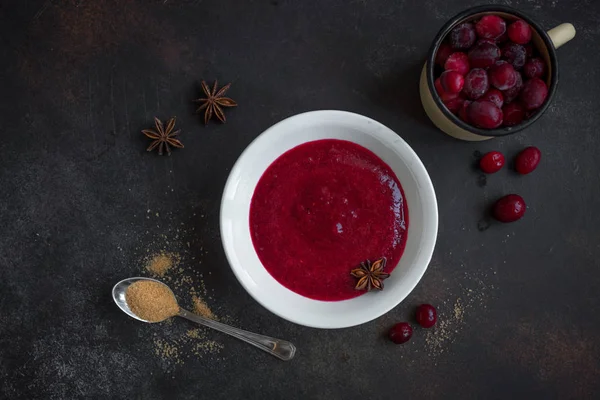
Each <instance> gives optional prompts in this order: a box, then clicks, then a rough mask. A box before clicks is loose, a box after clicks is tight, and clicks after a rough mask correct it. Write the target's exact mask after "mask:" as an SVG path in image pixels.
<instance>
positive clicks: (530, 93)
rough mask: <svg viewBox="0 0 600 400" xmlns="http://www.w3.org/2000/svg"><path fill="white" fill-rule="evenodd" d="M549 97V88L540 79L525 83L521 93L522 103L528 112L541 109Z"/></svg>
mask: <svg viewBox="0 0 600 400" xmlns="http://www.w3.org/2000/svg"><path fill="white" fill-rule="evenodd" d="M547 96H548V87H547V86H546V84H545V83H544V81H543V80H541V79H540V78H533V79H530V80H528V81H527V82H525V85H523V90H522V91H521V97H520V98H521V102H522V103H523V106H525V109H526V110H535V109H536V108H539V107H540V106H541V105H542V104H544V101H545V100H546V97H547Z"/></svg>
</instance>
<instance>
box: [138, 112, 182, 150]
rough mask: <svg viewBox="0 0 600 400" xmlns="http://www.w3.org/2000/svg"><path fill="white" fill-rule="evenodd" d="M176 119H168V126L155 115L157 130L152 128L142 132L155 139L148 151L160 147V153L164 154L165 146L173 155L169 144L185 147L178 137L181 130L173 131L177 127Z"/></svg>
mask: <svg viewBox="0 0 600 400" xmlns="http://www.w3.org/2000/svg"><path fill="white" fill-rule="evenodd" d="M175 119H176V117H173V118H171V119H170V120H168V121H167V127H166V128H165V126H164V125H163V123H162V121H161V120H160V119H158V118H156V117H154V125H155V126H156V130H152V129H144V130H143V131H142V133H143V134H144V135H146V136H148V137H149V138H150V139H153V141H152V143H150V146H148V148H147V149H146V150H147V151H152V150H154V149H156V148H158V155H159V156H162V155H163V148H164V149H165V150H166V151H167V154H168V155H171V149H170V147H169V146H173V147H178V148H180V149H183V143H181V141H180V140H179V139H176V137H177V135H179V132H181V131H180V130H177V131H175V132H173V128H175Z"/></svg>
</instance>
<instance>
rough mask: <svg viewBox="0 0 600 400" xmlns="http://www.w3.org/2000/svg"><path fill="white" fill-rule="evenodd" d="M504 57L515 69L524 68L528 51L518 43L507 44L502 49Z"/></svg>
mask: <svg viewBox="0 0 600 400" xmlns="http://www.w3.org/2000/svg"><path fill="white" fill-rule="evenodd" d="M502 56H503V57H504V58H506V60H507V61H508V62H509V63H511V64H512V65H513V67H515V69H521V68H523V65H525V59H526V58H527V50H525V47H523V46H521V45H520V44H516V43H507V44H506V45H504V47H503V48H502Z"/></svg>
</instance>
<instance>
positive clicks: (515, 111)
mask: <svg viewBox="0 0 600 400" xmlns="http://www.w3.org/2000/svg"><path fill="white" fill-rule="evenodd" d="M502 114H503V115H504V126H515V125H519V124H520V123H521V122H523V120H524V119H525V109H524V108H523V106H522V105H520V104H519V103H518V102H515V103H510V104H507V105H505V106H504V107H502Z"/></svg>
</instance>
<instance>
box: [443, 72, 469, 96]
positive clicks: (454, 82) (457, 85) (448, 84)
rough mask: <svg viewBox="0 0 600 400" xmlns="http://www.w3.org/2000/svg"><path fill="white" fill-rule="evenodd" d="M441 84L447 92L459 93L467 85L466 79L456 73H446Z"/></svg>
mask: <svg viewBox="0 0 600 400" xmlns="http://www.w3.org/2000/svg"><path fill="white" fill-rule="evenodd" d="M440 82H441V84H442V88H443V89H444V91H445V92H449V93H459V92H460V91H461V90H462V88H463V86H464V85H465V78H464V77H463V76H462V75H461V74H459V73H458V72H456V71H444V72H442V75H440Z"/></svg>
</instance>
